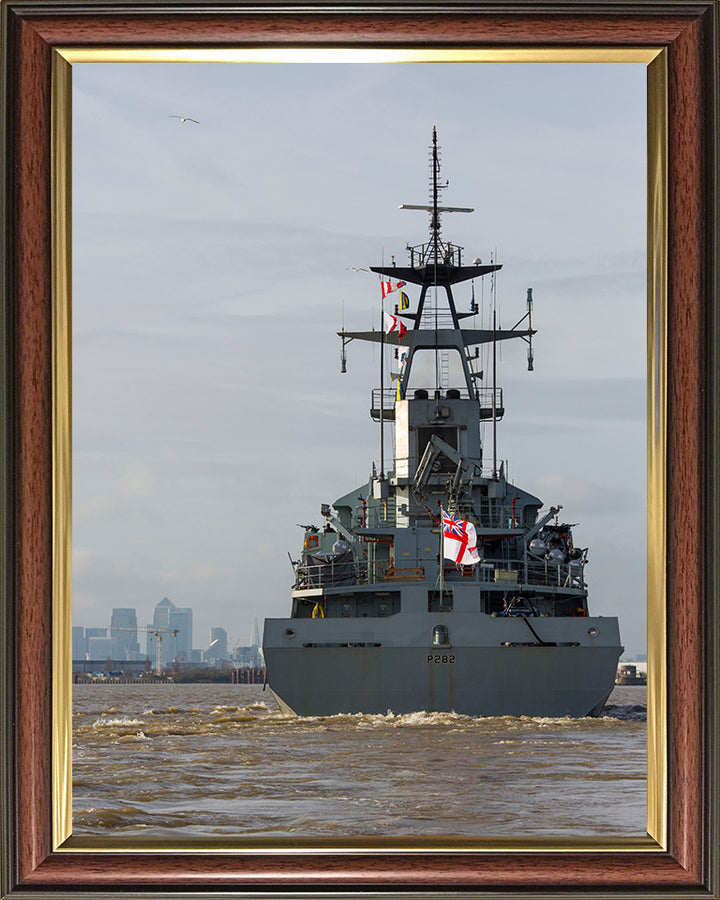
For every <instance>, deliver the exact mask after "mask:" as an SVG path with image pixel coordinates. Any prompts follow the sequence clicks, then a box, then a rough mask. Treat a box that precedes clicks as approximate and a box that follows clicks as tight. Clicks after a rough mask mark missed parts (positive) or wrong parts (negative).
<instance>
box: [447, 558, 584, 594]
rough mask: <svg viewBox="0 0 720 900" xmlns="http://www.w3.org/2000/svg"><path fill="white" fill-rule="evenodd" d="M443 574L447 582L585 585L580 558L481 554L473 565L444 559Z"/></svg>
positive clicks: (548, 585) (560, 585)
mask: <svg viewBox="0 0 720 900" xmlns="http://www.w3.org/2000/svg"><path fill="white" fill-rule="evenodd" d="M443 574H444V578H445V581H447V582H453V581H457V582H467V581H475V582H480V583H490V582H491V583H494V584H507V585H508V586H510V585H513V584H524V585H528V584H529V585H543V586H546V587H565V588H571V587H572V588H581V587H584V581H583V564H582V562H580V561H578V562H571V563H555V562H550V561H548V560H538V561H537V562H531V561H528V562H527V563H525V561H524V560H507V559H488V558H484V559H482V560H481V561H480V562H479V563H476V564H475V565H472V566H461V565H454V564H453V563H452V562H450V561H449V560H446V561H445V568H444V573H443Z"/></svg>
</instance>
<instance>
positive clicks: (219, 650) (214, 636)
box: [204, 628, 228, 660]
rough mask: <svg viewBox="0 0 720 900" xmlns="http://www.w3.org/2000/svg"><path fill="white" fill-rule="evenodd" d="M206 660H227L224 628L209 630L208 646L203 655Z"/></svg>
mask: <svg viewBox="0 0 720 900" xmlns="http://www.w3.org/2000/svg"><path fill="white" fill-rule="evenodd" d="M204 656H205V659H206V660H211V659H227V658H228V649H227V631H225V629H224V628H211V629H210V646H209V647H208V648H207V650H206V651H205V653H204Z"/></svg>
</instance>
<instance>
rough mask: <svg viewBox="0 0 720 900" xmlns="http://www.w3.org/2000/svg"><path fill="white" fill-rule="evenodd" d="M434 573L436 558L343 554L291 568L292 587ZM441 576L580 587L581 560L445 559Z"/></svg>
mask: <svg viewBox="0 0 720 900" xmlns="http://www.w3.org/2000/svg"><path fill="white" fill-rule="evenodd" d="M437 574H438V565H437V559H436V558H432V557H430V558H427V557H425V558H417V559H412V558H409V557H403V558H402V559H395V560H392V559H390V560H388V559H383V560H373V559H371V558H369V557H368V558H365V559H361V560H357V559H356V560H354V561H349V560H348V559H347V558H346V559H342V560H338V561H337V562H336V561H333V560H330V561H328V562H326V563H323V564H322V565H303V564H301V565H298V566H297V567H296V570H295V575H296V578H295V584H294V586H293V587H294V589H295V590H310V589H318V588H329V587H342V586H345V585H354V584H383V583H388V582H392V583H398V582H406V581H425V580H426V578H432V579H435V578H436V577H437ZM443 577H444V580H445V582H446V583H447V584H454V583H462V584H468V583H469V584H472V583H477V584H496V585H507V588H508V590H511V589H512V585H538V586H545V587H562V588H583V587H585V582H584V580H583V564H582V562H580V561H577V562H571V563H554V562H550V561H544V560H539V561H537V562H528V563H527V564H526V563H525V562H524V561H523V560H506V559H487V558H485V559H482V560H481V562H479V563H477V564H475V565H472V566H463V565H456V564H454V563H453V562H452V561H451V560H445V565H444V567H443Z"/></svg>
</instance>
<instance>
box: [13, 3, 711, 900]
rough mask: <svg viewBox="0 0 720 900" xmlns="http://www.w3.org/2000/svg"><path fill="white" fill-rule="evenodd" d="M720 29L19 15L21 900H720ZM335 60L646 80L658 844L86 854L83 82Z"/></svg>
mask: <svg viewBox="0 0 720 900" xmlns="http://www.w3.org/2000/svg"><path fill="white" fill-rule="evenodd" d="M718 11H719V10H718V4H717V3H715V2H707V3H697V4H691V5H690V6H688V5H687V4H683V3H677V2H667V3H660V4H655V5H653V6H652V7H647V6H645V5H643V4H638V3H621V4H612V5H611V6H610V5H608V6H605V5H603V4H602V3H594V4H584V3H582V4H578V3H566V4H561V5H560V6H558V5H554V6H553V7H552V8H550V7H547V8H546V7H545V6H543V5H541V4H538V3H516V4H513V3H511V4H508V5H506V6H503V7H502V8H499V7H496V6H493V5H489V4H482V3H480V4H477V5H475V6H473V7H467V6H462V7H458V8H455V7H447V8H444V9H443V14H442V16H440V15H438V12H437V10H435V9H433V8H431V7H428V6H427V5H425V4H422V3H417V4H414V5H393V4H384V5H382V6H379V7H378V8H377V9H374V10H368V9H367V8H365V7H362V6H360V5H356V4H354V3H347V4H345V5H342V6H341V7H337V6H333V7H332V8H330V7H324V6H323V5H317V6H315V7H312V8H303V9H302V10H301V11H300V10H297V9H296V8H295V7H293V6H287V7H283V8H277V7H273V8H272V9H269V8H267V9H264V8H259V7H251V6H245V5H242V4H235V5H227V6H223V7H218V8H213V10H212V11H210V10H208V9H207V8H206V7H201V6H198V7H197V8H195V7H192V6H190V7H183V8H182V10H181V11H179V10H177V9H176V8H172V9H171V8H170V7H168V6H166V5H165V4H162V3H158V4H156V5H151V6H148V5H143V6H140V5H138V4H135V3H134V2H129V3H119V4H117V5H116V6H115V7H112V8H109V7H106V6H103V7H102V9H101V8H100V7H96V6H95V5H93V4H83V5H82V6H77V5H75V4H67V3H55V2H52V0H49V2H45V3H34V4H29V3H25V2H22V0H17V2H12V0H10V2H8V3H6V4H5V6H4V7H3V9H2V15H3V19H2V29H3V57H2V64H3V86H4V88H3V89H4V94H3V97H2V116H3V120H2V125H3V133H4V135H5V140H4V147H3V164H4V167H5V168H4V175H5V177H4V185H5V187H6V190H5V194H4V198H3V203H4V207H3V221H4V225H5V228H4V242H5V243H4V254H5V259H6V265H5V267H4V274H3V290H4V296H3V304H4V305H3V310H4V318H3V328H4V334H3V342H4V344H3V345H4V354H3V368H4V371H3V391H4V395H3V404H4V410H5V411H6V412H5V416H4V424H3V448H4V455H3V460H4V471H3V484H4V503H3V506H2V509H3V522H2V534H3V542H4V544H3V590H4V602H3V604H2V640H3V647H4V651H3V655H2V659H3V663H2V664H3V667H4V668H3V691H4V695H3V701H4V706H3V719H2V723H3V725H2V727H3V733H2V751H3V776H2V777H3V848H4V851H5V852H4V869H3V871H2V878H3V883H2V885H0V888H1V889H2V890H1V892H2V893H3V895H7V896H12V895H14V893H15V892H18V893H19V892H21V891H26V892H27V891H33V892H34V895H37V896H41V895H44V894H48V895H52V896H68V897H70V896H73V892H74V891H77V889H78V886H79V885H81V886H82V889H83V891H84V892H90V893H93V892H97V893H98V894H99V893H100V892H102V891H115V892H123V891H129V890H131V891H132V892H133V895H135V896H153V895H158V896H159V895H167V894H171V893H183V892H184V893H185V894H186V895H187V894H188V893H189V894H191V895H192V894H193V893H194V892H197V894H198V895H201V894H202V895H203V896H221V895H222V896H243V895H253V894H258V893H273V895H276V896H283V895H290V896H292V895H293V894H298V893H303V892H304V893H309V894H311V895H322V894H323V893H325V894H333V893H335V894H336V893H338V892H343V893H344V894H345V895H350V896H352V895H358V896H362V895H363V894H365V895H370V894H371V893H373V892H377V891H393V892H397V893H398V894H399V895H402V896H413V895H415V894H419V893H421V892H423V891H430V892H432V894H433V895H434V896H442V895H443V893H448V894H449V893H452V892H456V891H458V890H463V891H472V892H473V893H474V895H477V896H485V895H487V896H489V895H491V894H494V893H496V892H498V891H502V890H508V889H509V890H514V891H522V892H523V894H524V895H527V896H533V895H537V896H548V895H552V894H555V893H562V892H567V891H568V890H570V891H572V892H573V893H574V894H576V895H582V894H584V893H586V892H587V894H588V895H590V894H592V895H597V894H598V891H599V892H601V894H607V895H613V896H620V895H623V894H624V893H628V894H631V893H633V892H635V893H637V891H638V890H642V892H643V893H644V894H645V895H649V894H652V893H658V894H660V893H662V894H663V895H664V896H685V895H687V894H688V893H690V892H699V893H703V895H705V896H718V887H719V884H720V882H719V881H718V877H719V874H720V873H719V871H718V856H717V849H716V847H715V844H714V843H713V835H714V834H716V833H717V831H716V829H717V827H718V800H717V774H718V773H717V765H718V763H717V756H718V754H717V722H718V717H717V712H718V710H717V691H716V687H715V680H716V675H717V649H718V648H717V640H716V638H715V637H714V635H715V632H716V630H717V625H718V609H717V606H718V599H717V584H716V577H717V576H716V569H715V566H716V563H715V552H714V547H715V546H716V543H717V540H716V537H717V500H716V494H717V490H716V481H717V477H716V468H717V447H716V440H717V404H716V400H717V388H716V369H717V351H716V349H715V346H716V344H717V301H718V296H717V290H718V273H717V246H718V245H717V197H716V194H717V191H716V185H717V153H716V150H717V146H716V141H717V124H718V123H717V102H718V82H717V79H718V72H717V66H716V63H715V62H714V60H715V55H714V54H716V52H717V49H718V21H717V16H718ZM323 53H326V54H327V53H338V54H340V55H341V56H342V54H343V53H344V54H346V58H347V57H348V56H351V55H352V53H360V54H368V53H372V54H374V55H376V56H377V58H378V60H380V61H391V62H395V61H400V60H401V59H404V61H408V62H413V61H414V62H432V63H436V62H449V61H456V62H478V61H483V62H498V63H500V62H508V61H513V60H522V61H525V62H540V61H547V62H558V61H565V62H592V63H593V64H598V65H611V64H612V63H613V62H620V61H623V60H624V61H633V62H639V63H642V64H643V65H645V66H646V67H647V77H648V148H649V151H648V195H649V196H648V209H649V216H648V246H649V250H648V297H649V301H648V302H649V325H648V369H647V372H648V395H649V403H648V413H647V433H648V466H647V473H648V479H647V480H648V522H647V534H648V570H647V572H648V658H649V676H648V703H649V709H650V712H649V716H648V778H649V788H648V834H647V836H646V837H638V838H633V839H622V838H619V837H617V838H612V839H609V840H603V841H598V840H595V839H592V840H588V839H583V838H574V839H571V840H568V839H557V840H553V839H548V838H547V837H543V838H540V837H532V836H531V837H529V838H528V837H523V836H521V837H519V838H518V839H514V838H507V839H494V840H480V839H478V840H475V839H464V838H463V839H453V838H447V839H441V840H437V841H431V840H425V839H413V840H403V839H401V838H398V839H397V840H395V839H392V840H389V839H388V840H385V839H383V840H376V841H369V840H347V841H345V840H344V841H341V842H331V841H325V840H322V839H313V840H308V841H296V840H293V839H290V838H282V837H281V838H279V839H278V840H277V841H275V842H270V841H261V840H257V839H253V840H250V839H248V840H244V841H243V840H240V839H239V840H237V841H235V842H231V843H227V842H224V843H223V842H219V841H215V840H210V839H204V838H202V839H197V840H194V839H193V840H192V841H190V842H188V843H186V844H182V843H176V842H172V843H169V842H167V841H163V840H159V839H153V838H152V837H151V838H150V839H149V840H142V841H141V840H140V839H138V840H134V839H128V840H127V841H125V842H118V841H106V840H104V839H103V838H95V839H88V838H84V839H81V838H78V837H76V836H73V835H72V833H71V832H72V827H71V800H72V797H71V791H70V785H69V777H68V773H69V772H70V766H71V728H70V724H71V721H70V713H71V699H70V678H69V675H70V670H69V661H70V658H71V653H70V635H69V624H70V608H69V597H70V552H71V547H70V521H71V505H72V503H71V491H70V484H71V467H70V466H71V464H70V459H71V454H70V451H71V447H70V440H69V436H70V416H71V410H70V399H69V385H70V372H71V363H72V360H71V357H72V353H71V339H72V323H71V317H70V314H69V310H70V305H69V297H70V289H71V285H70V281H71V279H70V271H71V267H70V217H69V211H70V194H71V187H70V182H71V179H70V154H69V148H70V139H69V138H70V109H71V103H70V100H71V96H72V72H73V66H74V65H77V64H79V63H83V62H113V63H118V64H122V63H128V62H155V61H168V62H177V61H182V62H201V61H207V60H210V59H212V60H218V59H223V58H225V61H227V62H235V61H238V60H239V59H241V58H244V59H248V58H250V57H251V56H252V54H257V58H258V59H259V60H261V61H263V62H270V63H272V62H277V61H290V60H291V59H292V58H293V55H295V58H296V59H305V60H307V59H311V58H312V56H313V54H315V55H316V56H317V55H319V54H323ZM243 54H244V56H243ZM179 112H183V114H185V111H179ZM182 124H183V125H184V123H182ZM398 199H403V198H398ZM410 199H412V198H410ZM392 200H393V201H394V200H395V198H392ZM488 225H489V227H491V225H492V223H488ZM364 264H365V261H359V262H358V265H364ZM715 843H716V842H715Z"/></svg>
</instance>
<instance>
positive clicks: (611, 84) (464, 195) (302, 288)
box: [73, 63, 646, 655]
mask: <svg viewBox="0 0 720 900" xmlns="http://www.w3.org/2000/svg"><path fill="white" fill-rule="evenodd" d="M645 96H646V71H645V67H644V66H643V65H640V64H619V63H615V64H576V63H573V64H522V63H511V64H473V63H467V64H459V63H453V64H445V63H443V64H419V63H410V64H340V63H328V64H318V63H294V64H290V63H288V64H255V63H239V64H238V63H236V64H219V63H218V64H215V63H200V64H181V63H175V64H127V63H117V64H113V63H104V64H93V63H78V64H75V65H74V66H73V622H74V624H80V625H85V626H93V627H98V626H106V625H109V622H110V616H111V611H112V609H113V607H135V608H136V609H137V611H138V622H139V624H141V625H145V624H148V623H150V622H152V612H153V609H154V607H155V605H156V604H157V603H158V602H159V601H160V600H162V599H163V597H166V596H167V597H169V598H170V599H171V600H172V601H173V602H174V603H175V604H176V605H177V606H180V607H186V606H190V607H192V608H193V610H194V640H193V646H194V647H196V648H201V649H202V648H205V647H206V646H207V645H208V643H209V629H210V628H211V627H215V626H221V627H224V628H225V629H226V630H227V632H228V635H229V638H230V645H231V646H233V645H234V644H235V643H240V644H247V643H249V636H250V632H251V629H252V626H253V622H254V621H255V619H257V620H258V622H259V624H260V627H262V620H263V619H264V618H265V617H266V616H267V617H283V616H286V615H288V614H289V610H290V588H291V584H292V580H293V574H292V569H291V565H290V562H289V560H288V554H290V555H291V556H292V557H293V558H297V557H298V555H299V550H300V546H301V541H302V536H303V531H302V529H301V528H299V527H298V524H297V523H309V522H314V523H315V524H321V523H322V519H321V516H320V505H321V503H332V502H333V501H334V500H335V499H337V498H338V497H340V496H342V495H344V494H345V493H347V492H348V491H350V490H352V489H353V488H355V487H358V486H360V485H361V484H363V483H364V482H365V481H366V480H367V477H368V475H369V472H370V468H371V464H372V462H373V461H377V460H378V459H379V443H380V441H379V426H378V425H377V424H376V423H374V422H372V420H371V419H370V416H369V406H370V392H371V389H372V388H375V387H377V386H378V385H377V382H378V377H379V360H378V358H377V355H376V354H377V353H378V350H377V348H376V347H375V346H374V345H370V344H365V343H361V342H353V343H351V344H350V345H349V346H348V348H347V350H348V372H347V373H346V374H340V340H339V338H338V337H337V335H336V332H337V331H339V330H340V329H341V327H342V325H343V324H344V326H345V327H346V328H347V329H348V330H366V329H369V328H371V327H373V325H374V327H376V328H377V327H378V321H379V314H380V313H379V311H380V290H379V286H378V284H377V276H374V275H372V274H370V273H367V272H363V271H357V272H356V271H353V267H364V268H368V267H369V266H371V265H380V264H382V262H383V261H385V262H386V263H387V262H388V261H389V260H390V258H391V257H392V256H393V255H394V256H395V258H396V261H397V262H398V264H404V263H405V261H406V253H405V247H406V245H407V244H411V245H414V244H418V243H421V242H423V241H424V240H425V239H426V238H427V234H428V231H427V216H426V214H425V213H422V212H418V211H410V210H399V209H398V206H399V204H401V203H416V204H418V203H419V204H423V203H426V202H427V196H428V173H429V170H428V148H429V145H430V142H431V138H432V128H433V126H436V127H437V130H438V140H439V144H440V146H441V151H442V167H443V168H442V174H443V177H444V178H447V179H448V180H449V187H448V188H447V189H446V190H445V191H444V193H443V196H442V202H443V203H445V204H448V205H456V206H471V207H473V208H474V209H475V212H474V213H473V214H472V215H456V216H454V217H453V216H452V215H449V214H448V215H446V216H445V217H444V219H443V237H444V238H445V239H446V240H451V241H452V242H453V243H456V244H459V245H461V246H462V247H464V248H465V252H464V259H465V260H468V261H469V260H472V259H474V258H475V257H480V258H481V259H482V260H483V261H488V260H489V259H490V255H491V254H493V255H494V256H495V257H496V259H497V260H498V261H499V262H501V263H502V264H503V269H502V271H501V272H500V274H499V276H498V281H497V302H498V313H499V320H500V323H501V324H502V325H503V326H504V327H511V326H512V325H514V324H515V322H517V320H518V319H520V318H521V317H522V316H523V315H524V313H525V297H526V293H527V288H528V287H532V288H533V294H534V300H535V304H534V310H533V327H535V328H537V329H538V333H537V335H536V337H535V370H534V371H533V372H528V371H527V363H526V351H527V347H526V345H525V344H524V342H522V341H517V342H506V343H505V344H503V345H500V346H501V348H502V350H501V353H500V365H499V378H498V383H499V385H500V386H502V387H503V388H504V391H505V397H504V399H505V409H506V413H505V418H504V419H503V421H502V422H501V423H500V424H499V426H498V456H499V458H500V459H507V460H508V464H509V476H510V479H511V480H512V481H513V482H514V483H516V484H518V485H519V486H520V487H522V488H523V489H525V490H527V491H529V492H530V493H533V494H535V495H536V496H539V497H541V498H542V499H543V500H544V502H545V505H546V506H549V505H558V504H560V505H562V506H563V512H562V516H563V520H564V521H569V522H573V523H579V524H578V525H577V527H576V528H575V529H574V531H575V541H576V543H577V544H578V545H579V546H582V547H585V546H587V547H589V548H590V550H589V560H590V563H589V565H588V567H587V569H586V578H587V580H588V582H589V587H590V609H591V613H592V614H594V615H604V616H611V615H612V616H618V617H619V619H620V629H621V636H622V639H623V643H624V645H625V647H626V650H627V653H626V655H633V654H635V653H642V652H644V651H645V615H646V613H645V565H646V488H645V477H646V438H645V426H646V418H645V405H646V404H645V396H646V380H645V379H646V345H645V323H646V274H645V273H646V212H645V210H646V202H645V196H646V149H645V148H646V136H645ZM177 115H180V116H191V117H192V118H194V119H197V120H198V122H199V124H193V123H182V122H181V121H180V120H179V119H177V118H172V117H173V116H177ZM406 291H407V292H408V293H409V294H410V299H411V305H414V302H415V301H416V300H417V294H418V288H416V287H414V286H411V288H410V289H406ZM469 291H470V287H469V286H468V285H462V286H459V287H458V288H457V290H456V292H455V297H456V302H457V304H458V307H459V308H460V309H467V308H469V302H470V294H469ZM475 291H476V300H478V301H481V304H482V310H481V312H482V313H483V316H484V318H483V319H482V321H483V322H485V323H486V322H487V316H488V315H489V289H488V286H485V287H483V286H482V284H481V280H480V281H478V282H477V283H476V285H475ZM468 321H469V322H472V320H468ZM480 324H481V323H480V320H479V321H478V325H480ZM468 327H470V326H468ZM512 344H517V346H511V345H512ZM387 446H390V447H391V446H392V438H391V433H390V432H388V435H387V438H386V447H387ZM490 450H491V443H490V433H489V431H488V434H487V435H486V456H487V454H488V453H489V452H490ZM387 462H388V461H387V460H386V468H387V467H388V466H387ZM142 646H144V642H143V641H141V647H142Z"/></svg>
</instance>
